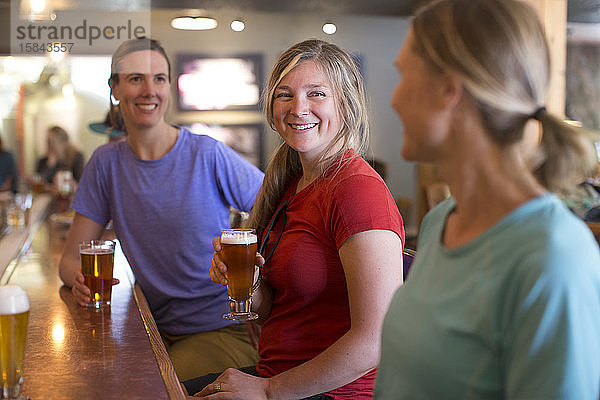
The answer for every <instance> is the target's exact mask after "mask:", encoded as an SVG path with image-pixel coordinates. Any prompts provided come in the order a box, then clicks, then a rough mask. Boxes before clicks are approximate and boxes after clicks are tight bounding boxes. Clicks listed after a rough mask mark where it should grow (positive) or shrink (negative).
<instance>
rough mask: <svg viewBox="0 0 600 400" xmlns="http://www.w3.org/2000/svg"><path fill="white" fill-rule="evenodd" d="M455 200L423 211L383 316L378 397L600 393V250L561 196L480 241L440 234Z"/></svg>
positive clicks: (531, 398)
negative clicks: (451, 240)
mask: <svg viewBox="0 0 600 400" xmlns="http://www.w3.org/2000/svg"><path fill="white" fill-rule="evenodd" d="M454 207H455V202H454V199H452V198H451V199H448V200H446V201H445V202H443V203H442V204H440V205H439V206H438V207H437V208H436V209H434V210H432V211H431V212H430V213H429V214H428V215H427V216H426V218H425V219H424V221H423V224H422V227H421V233H420V236H419V246H418V253H417V257H416V259H415V262H414V263H413V266H412V269H411V272H410V275H409V277H408V279H407V281H406V283H405V284H404V286H402V287H401V288H400V289H398V291H397V292H396V294H395V295H394V298H393V300H392V303H391V305H390V308H389V310H388V313H387V315H386V317H385V320H384V324H383V336H382V350H381V354H382V356H381V363H380V367H379V372H378V376H377V381H376V387H375V399H410V400H418V399H527V400H535V399H540V400H550V399H573V400H587V399H589V400H598V398H599V397H598V391H599V390H600V252H599V250H598V245H597V244H596V242H595V240H594V238H593V236H592V234H591V232H590V231H589V229H588V228H587V227H586V226H585V224H583V223H582V222H581V221H580V220H579V219H578V218H577V217H576V216H574V215H573V214H572V213H571V212H570V211H569V210H568V209H567V208H566V207H564V206H563V204H562V203H561V201H560V200H559V199H558V198H557V197H556V196H554V195H551V194H547V195H544V196H541V197H539V198H536V199H534V200H532V201H529V202H527V203H525V204H523V205H522V206H520V207H519V208H517V209H515V210H514V211H512V212H511V213H509V214H508V215H507V216H506V217H504V218H503V219H502V220H501V221H499V222H498V223H496V224H495V225H494V226H492V227H491V228H490V229H488V230H487V231H486V232H484V233H483V234H481V235H480V236H479V237H477V238H476V239H475V240H473V241H471V242H470V243H468V244H466V245H464V246H461V247H458V248H453V249H448V248H446V247H444V246H443V244H442V242H441V238H442V234H443V229H444V225H445V221H446V219H447V217H448V214H449V213H450V212H451V211H452V209H453V208H454Z"/></svg>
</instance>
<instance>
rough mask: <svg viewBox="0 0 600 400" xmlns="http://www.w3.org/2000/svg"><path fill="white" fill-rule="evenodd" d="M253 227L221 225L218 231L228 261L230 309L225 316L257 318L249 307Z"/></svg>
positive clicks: (225, 260)
mask: <svg viewBox="0 0 600 400" xmlns="http://www.w3.org/2000/svg"><path fill="white" fill-rule="evenodd" d="M256 242H257V240H256V231H255V230H254V229H224V230H223V231H222V232H221V254H222V255H223V261H224V262H225V265H227V273H226V274H225V276H226V278H227V294H228V295H229V306H230V309H231V312H230V313H228V314H225V315H223V318H225V319H231V320H235V321H248V320H252V319H256V318H258V315H257V314H256V313H253V312H251V311H250V308H251V306H252V285H253V283H254V270H255V268H256V267H255V260H256Z"/></svg>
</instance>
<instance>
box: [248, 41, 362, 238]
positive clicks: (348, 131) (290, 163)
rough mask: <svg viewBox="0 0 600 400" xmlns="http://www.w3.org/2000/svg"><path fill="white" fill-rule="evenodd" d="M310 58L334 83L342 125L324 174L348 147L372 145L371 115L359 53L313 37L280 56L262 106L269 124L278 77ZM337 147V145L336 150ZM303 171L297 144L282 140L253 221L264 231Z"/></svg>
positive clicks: (324, 157) (325, 157)
mask: <svg viewBox="0 0 600 400" xmlns="http://www.w3.org/2000/svg"><path fill="white" fill-rule="evenodd" d="M308 60H311V61H313V62H315V63H316V64H317V65H319V67H320V68H322V70H323V72H324V73H325V75H326V76H327V77H328V79H329V83H330V84H331V86H332V89H333V92H334V96H335V100H336V102H337V104H338V111H339V113H340V115H341V118H342V127H341V129H340V131H339V132H338V133H337V135H336V136H335V137H334V138H333V140H332V141H331V143H329V145H328V146H327V148H325V149H324V151H323V152H322V153H321V155H320V158H319V161H318V163H317V164H318V168H319V172H320V173H321V176H322V175H323V174H324V173H325V171H327V170H328V168H329V167H331V166H332V165H333V164H334V163H335V162H336V161H339V160H341V158H342V157H341V156H342V154H343V153H344V151H346V150H347V149H354V151H355V152H356V153H357V154H359V155H360V154H363V153H364V152H365V151H366V149H367V146H368V140H369V121H368V115H367V114H368V113H367V102H366V96H365V90H364V84H363V79H362V76H361V74H360V71H359V69H358V67H357V65H356V62H355V61H354V59H353V58H352V57H351V56H350V55H349V54H348V53H347V52H345V51H344V50H342V49H341V48H339V47H338V46H336V45H335V44H332V43H328V42H325V41H323V40H317V39H309V40H305V41H303V42H300V43H297V44H295V45H293V46H292V47H290V48H289V49H287V50H286V51H285V52H284V53H283V54H282V55H281V56H280V57H279V59H278V60H277V62H276V63H275V65H274V66H273V69H272V70H271V74H270V76H269V79H268V83H267V87H266V89H265V91H264V93H263V109H264V112H265V116H266V119H267V122H268V123H269V126H270V127H271V128H272V129H273V130H275V124H274V121H273V98H274V93H275V90H276V88H277V85H279V82H281V80H282V79H283V77H284V76H285V75H287V74H288V73H289V72H290V71H291V70H292V69H294V67H296V66H297V65H299V64H300V63H302V62H305V61H308ZM334 149H336V150H334ZM301 171H302V165H301V163H300V157H299V155H298V153H297V152H296V150H294V149H292V148H291V147H290V146H289V145H288V144H287V143H285V142H283V143H281V145H280V146H279V147H278V148H277V150H276V151H275V153H274V154H273V156H272V158H271V160H270V162H269V165H268V166H267V170H266V173H265V179H264V182H263V186H262V187H261V189H260V191H259V193H258V196H257V199H256V202H255V204H254V207H253V209H252V213H251V216H250V224H251V226H252V227H255V228H256V231H257V233H258V234H259V235H262V232H263V231H264V229H265V227H266V225H267V223H268V220H269V219H270V217H271V215H272V214H273V213H274V211H275V208H276V207H277V204H278V203H279V201H280V200H281V198H282V196H283V194H284V192H285V190H286V188H287V187H288V185H289V184H290V182H291V181H292V179H293V178H294V177H296V176H298V174H300V172H301Z"/></svg>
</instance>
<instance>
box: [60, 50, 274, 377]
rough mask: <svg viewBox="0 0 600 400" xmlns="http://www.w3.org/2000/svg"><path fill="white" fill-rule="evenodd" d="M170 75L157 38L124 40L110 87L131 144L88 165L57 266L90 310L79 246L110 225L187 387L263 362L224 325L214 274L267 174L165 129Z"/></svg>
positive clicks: (220, 147)
mask: <svg viewBox="0 0 600 400" xmlns="http://www.w3.org/2000/svg"><path fill="white" fill-rule="evenodd" d="M170 71H171V68H170V63H169V60H168V58H167V55H166V52H165V50H164V49H163V48H162V46H160V44H159V43H158V42H157V41H155V40H151V39H146V38H143V39H134V40H129V41H126V42H124V43H123V44H122V45H121V46H119V48H118V49H117V50H116V52H115V54H114V55H113V59H112V66H111V76H110V79H109V86H110V89H111V95H112V96H113V97H114V98H115V99H117V100H118V101H119V105H118V108H119V109H120V112H121V114H122V116H123V120H124V122H125V128H126V131H127V138H126V139H125V140H123V141H117V142H111V143H107V144H104V145H102V146H100V147H98V148H97V149H96V150H95V152H94V154H93V155H92V157H91V158H90V160H89V162H88V163H87V165H86V168H85V170H84V172H83V175H82V177H81V181H80V182H79V186H78V187H77V191H76V192H75V196H74V198H73V202H72V204H71V207H72V209H73V210H75V212H76V214H75V217H74V220H73V224H72V225H71V229H70V231H69V234H68V237H67V241H66V243H65V248H64V252H63V256H62V259H61V261H60V265H59V268H60V277H61V278H62V280H63V282H64V283H65V285H67V286H70V287H72V292H73V294H74V295H75V296H76V298H77V299H78V301H79V303H80V304H81V305H85V304H86V303H87V302H88V301H89V295H90V291H89V288H88V287H86V286H85V285H84V283H83V282H84V280H83V275H82V274H81V268H80V262H79V251H78V243H79V242H80V241H82V240H92V239H98V238H100V237H101V235H102V234H103V232H104V227H105V226H106V224H107V223H108V221H109V220H111V219H112V221H113V227H114V232H115V234H116V236H117V238H118V239H119V241H120V243H121V247H122V249H123V253H124V254H125V256H126V257H127V260H128V262H129V264H130V266H131V268H132V271H133V273H134V275H135V279H136V281H137V283H138V284H139V285H140V287H141V288H142V290H143V292H144V295H145V296H146V298H147V300H148V303H149V305H150V310H151V312H152V315H153V317H154V320H155V321H156V324H157V326H158V329H159V331H160V334H161V336H162V338H163V340H164V342H165V345H166V348H167V350H168V352H169V356H170V358H171V361H172V363H173V366H174V368H175V372H176V373H177V375H178V377H179V379H182V380H183V379H187V378H191V377H193V376H197V375H198V374H207V373H209V372H211V371H219V370H222V369H224V368H227V367H243V366H247V365H254V364H255V363H256V359H257V354H256V349H255V348H254V346H253V345H252V342H251V340H250V338H249V336H248V334H247V332H246V329H245V327H244V326H243V325H240V324H231V322H230V321H227V320H224V319H223V318H222V315H223V314H224V313H226V312H227V311H228V309H229V302H228V297H227V290H226V288H225V287H222V286H220V285H216V284H214V283H213V282H211V280H210V274H209V268H210V265H211V256H212V246H211V240H212V238H214V237H215V236H217V235H219V234H220V232H221V229H223V228H228V227H229V207H230V206H234V207H235V208H237V209H239V210H244V211H249V210H250V208H251V207H252V204H253V203H254V200H255V198H256V193H257V192H258V189H259V188H260V185H261V184H262V180H263V173H262V172H261V171H260V170H258V169H257V168H256V167H254V166H253V165H252V164H250V163H249V162H247V161H246V160H244V159H243V158H242V157H241V156H240V155H238V154H237V153H236V152H235V151H233V150H232V149H230V148H229V147H227V146H225V145H224V144H223V143H221V142H218V141H216V140H214V139H212V138H210V137H209V136H205V135H194V134H192V133H191V132H190V131H188V130H186V129H183V128H177V127H175V126H172V125H169V124H168V123H167V122H166V121H165V119H164V115H165V111H166V109H167V104H168V100H169V94H170V87H171V83H170V82H171V73H170ZM114 107H115V106H114V105H113V104H112V103H111V108H113V109H114Z"/></svg>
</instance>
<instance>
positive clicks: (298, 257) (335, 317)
mask: <svg viewBox="0 0 600 400" xmlns="http://www.w3.org/2000/svg"><path fill="white" fill-rule="evenodd" d="M353 155H354V152H352V151H349V152H347V153H346V157H349V156H353ZM332 169H333V168H332ZM298 179H299V178H297V179H296V180H295V181H294V182H293V184H292V185H290V188H289V190H288V192H287V194H286V195H284V198H283V199H282V201H281V203H280V205H281V204H283V203H284V202H285V201H286V200H287V201H288V204H287V208H286V210H285V217H284V215H283V212H282V213H281V214H280V215H279V217H278V218H277V221H276V222H275V224H274V226H273V229H272V230H271V232H270V233H269V237H268V242H267V245H266V247H265V250H264V251H263V255H264V256H265V257H266V255H268V254H269V253H270V251H271V249H272V248H273V245H274V244H275V242H276V241H277V238H278V237H279V234H280V233H281V230H282V225H283V222H284V220H285V229H284V232H283V235H282V236H281V239H280V241H279V243H278V244H277V247H276V250H275V252H274V254H273V256H272V258H271V260H269V262H268V263H267V264H266V265H265V266H264V267H263V268H262V274H263V278H264V279H266V281H268V283H269V284H270V285H271V286H272V287H273V306H272V310H271V314H270V316H269V318H268V319H267V320H266V321H265V323H264V325H263V328H262V332H261V336H260V341H259V356H260V361H259V363H258V365H257V371H258V373H259V375H260V376H264V377H269V376H274V375H277V374H279V373H281V372H284V371H286V370H288V369H290V368H293V367H295V366H297V365H300V364H302V363H304V362H306V361H308V360H310V359H312V358H314V357H315V356H317V355H318V354H319V353H321V352H322V351H323V350H325V349H326V348H327V347H329V346H330V345H331V344H333V343H334V342H335V341H337V340H338V339H339V338H340V337H341V336H343V335H344V334H345V333H346V332H347V331H348V330H349V329H350V310H349V305H348V292H347V287H346V278H345V275H344V270H343V268H342V264H341V261H340V257H339V254H338V250H339V248H340V247H341V246H342V244H343V243H344V241H345V240H346V239H347V238H349V237H350V236H352V235H354V234H356V233H359V232H364V231H368V230H373V229H384V230H391V231H393V232H396V233H397V234H398V236H400V238H401V240H402V243H404V228H403V225H402V217H401V216H400V213H399V212H398V208H397V207H396V204H395V203H394V200H393V198H392V196H391V194H390V192H389V190H388V188H387V186H386V185H385V182H384V181H383V180H382V179H381V177H380V176H379V175H378V174H377V173H376V172H375V171H374V170H373V169H372V168H371V167H370V166H369V165H368V164H367V163H366V162H365V161H364V160H363V159H362V158H360V157H354V158H352V159H351V160H349V161H348V162H347V163H346V164H344V166H343V167H342V168H341V169H339V170H338V171H336V172H334V173H331V172H330V173H329V174H327V175H326V178H325V179H317V180H316V181H314V182H313V183H312V184H310V185H309V186H308V187H306V188H304V189H303V190H302V191H300V192H299V193H297V194H294V193H295V192H296V187H297V182H298ZM365 267H366V268H368V266H365ZM373 267H374V266H373ZM373 273H376V272H375V270H374V272H373ZM398 273H400V274H401V273H402V271H399V272H398ZM375 374H376V372H375V370H373V371H371V372H369V373H367V374H365V375H364V376H362V377H361V378H359V379H357V380H355V381H354V382H351V383H349V384H347V385H345V386H343V387H340V388H338V389H335V390H333V391H331V392H328V393H327V394H328V395H330V396H332V397H334V398H335V399H352V400H356V399H363V398H364V399H370V398H372V396H373V385H374V381H375Z"/></svg>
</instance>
